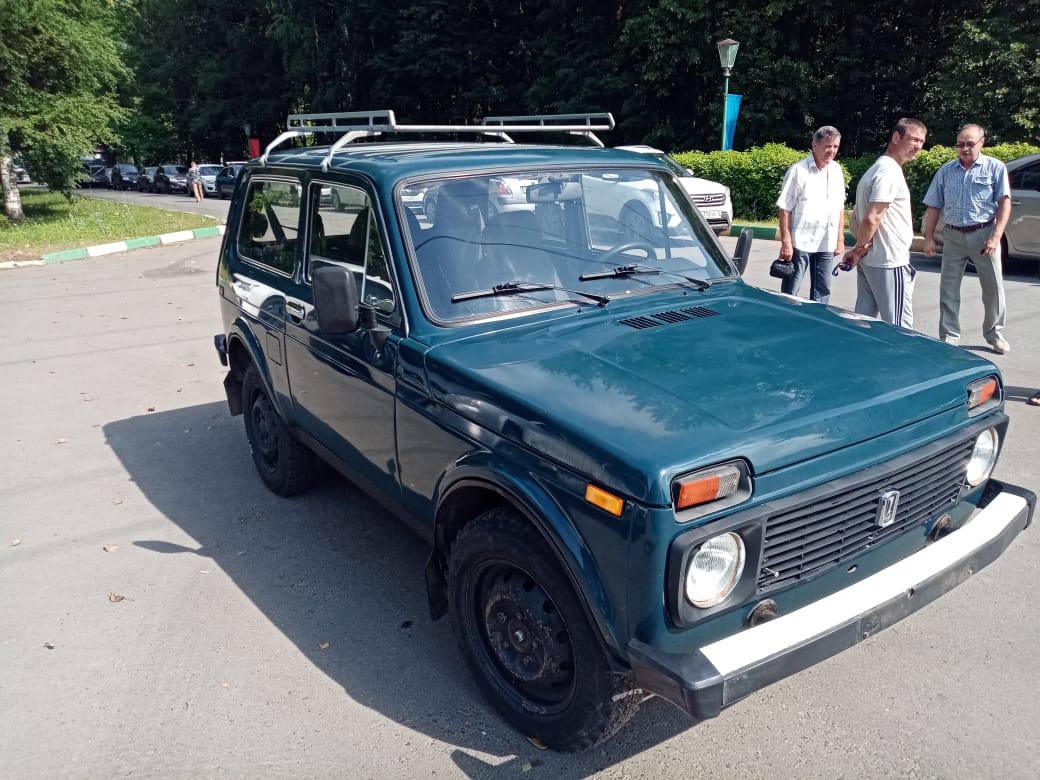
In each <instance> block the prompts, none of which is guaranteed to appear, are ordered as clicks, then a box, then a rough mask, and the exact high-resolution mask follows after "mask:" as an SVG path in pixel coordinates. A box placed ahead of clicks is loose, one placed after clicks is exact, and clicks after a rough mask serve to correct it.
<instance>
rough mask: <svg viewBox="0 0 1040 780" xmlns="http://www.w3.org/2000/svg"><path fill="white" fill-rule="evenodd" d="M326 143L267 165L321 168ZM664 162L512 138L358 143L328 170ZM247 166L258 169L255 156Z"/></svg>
mask: <svg viewBox="0 0 1040 780" xmlns="http://www.w3.org/2000/svg"><path fill="white" fill-rule="evenodd" d="M328 153H329V147H328V146H311V147H306V148H302V149H286V150H284V151H277V152H272V153H271V155H270V156H269V157H268V161H267V162H268V165H269V166H271V167H283V166H284V167H300V168H305V169H318V170H320V169H321V164H322V162H323V161H324V160H325V158H326V157H327V156H328ZM571 165H573V166H582V167H586V166H596V165H604V166H613V165H634V166H639V167H647V166H650V167H663V166H662V165H661V164H660V163H657V162H656V161H654V160H652V159H650V158H648V157H647V156H646V155H644V154H637V153H635V152H630V151H625V150H618V149H607V148H602V147H598V146H549V145H534V144H511V143H494V142H492V143H487V142H485V143H451V142H425V143H415V142H411V143H393V142H390V143H359V144H355V145H350V146H346V147H343V148H341V149H339V150H337V152H336V155H335V156H334V157H333V158H332V162H331V164H330V165H329V170H333V171H357V172H359V173H363V174H367V175H368V176H370V177H371V178H373V179H379V180H382V181H384V182H387V181H398V180H401V179H406V178H411V177H413V176H424V175H433V174H437V173H449V172H451V173H463V172H468V171H474V172H475V171H481V170H498V169H509V168H537V167H557V166H560V167H562V166H571ZM250 167H255V168H259V169H262V168H263V166H261V165H260V163H259V162H258V161H252V162H251V163H250Z"/></svg>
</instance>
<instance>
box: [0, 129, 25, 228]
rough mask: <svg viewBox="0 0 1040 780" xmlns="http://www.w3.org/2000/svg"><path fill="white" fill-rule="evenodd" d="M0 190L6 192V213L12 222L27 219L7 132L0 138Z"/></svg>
mask: <svg viewBox="0 0 1040 780" xmlns="http://www.w3.org/2000/svg"><path fill="white" fill-rule="evenodd" d="M0 190H2V191H3V193H4V215H5V216H6V217H7V218H8V219H9V220H11V221H12V222H21V221H22V220H23V219H25V212H24V211H22V196H21V193H19V192H18V181H17V179H16V178H15V175H14V160H13V159H12V158H11V147H10V145H9V144H8V143H7V134H6V133H5V134H4V136H3V137H2V138H0Z"/></svg>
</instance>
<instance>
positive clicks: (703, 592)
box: [686, 532, 745, 608]
mask: <svg viewBox="0 0 1040 780" xmlns="http://www.w3.org/2000/svg"><path fill="white" fill-rule="evenodd" d="M744 558H745V555H744V540H743V539H741V538H740V536H739V535H738V534H735V533H733V532H727V533H724V534H719V535H718V536H713V537H712V538H711V539H709V540H708V541H706V542H704V544H702V545H701V546H700V549H698V550H697V552H696V553H695V554H694V555H693V557H692V558H691V559H690V563H689V566H688V567H687V569H686V598H687V599H689V601H690V603H691V604H693V605H694V606H695V607H701V608H706V607H714V606H715V605H716V604H719V603H721V602H722V601H723V600H724V599H725V598H726V597H727V596H728V595H729V594H730V593H732V592H733V588H735V587H736V585H737V583H738V582H740V575H741V574H742V573H743V571H744Z"/></svg>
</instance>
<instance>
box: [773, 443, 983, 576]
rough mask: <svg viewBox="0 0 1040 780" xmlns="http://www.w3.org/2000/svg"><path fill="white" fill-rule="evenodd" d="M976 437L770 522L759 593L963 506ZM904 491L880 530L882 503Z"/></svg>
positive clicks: (790, 510) (819, 570) (818, 570)
mask: <svg viewBox="0 0 1040 780" xmlns="http://www.w3.org/2000/svg"><path fill="white" fill-rule="evenodd" d="M974 444H975V441H974V439H969V440H967V441H962V442H959V443H957V444H954V445H951V446H950V447H947V448H946V449H944V450H941V451H940V452H938V453H935V454H932V455H929V456H927V457H925V458H922V459H921V460H919V461H917V462H916V463H913V464H912V465H910V466H907V467H906V468H903V469H901V470H899V471H898V472H896V473H890V474H888V475H886V476H881V477H877V478H875V479H872V480H870V481H869V482H865V483H863V484H861V485H858V486H856V487H854V488H851V489H844V490H841V491H836V492H834V493H831V494H825V495H823V496H819V497H816V498H813V499H811V500H810V501H807V502H805V503H802V504H799V505H797V506H794V507H787V508H785V509H784V510H783V511H782V512H777V513H776V514H773V515H770V516H769V517H768V518H767V519H766V531H765V545H764V549H763V555H762V567H761V568H760V569H759V573H758V591H759V593H763V592H766V591H773V590H776V589H778V588H782V587H784V586H786V585H790V584H793V583H795V582H798V581H800V580H805V579H810V578H812V577H814V576H816V575H818V574H821V573H823V572H824V571H827V570H828V569H831V568H833V567H834V566H837V565H838V564H839V563H841V562H842V561H846V560H848V559H850V558H852V557H854V556H855V555H858V554H859V553H861V552H863V551H864V550H867V549H869V548H871V547H874V546H876V545H879V544H883V543H884V542H887V541H889V540H891V539H894V538H895V537H897V536H899V535H901V534H903V533H906V532H907V531H909V530H910V529H912V528H915V527H917V526H919V525H921V524H923V523H925V522H926V521H928V520H929V519H931V518H933V517H935V516H936V515H937V514H938V513H939V512H942V511H943V510H945V509H948V508H949V507H951V506H952V505H953V504H955V503H956V502H957V499H958V497H959V495H960V489H961V485H962V484H963V483H964V469H965V466H966V465H967V463H968V458H969V457H970V456H971V450H972V447H973V446H974ZM893 489H894V490H898V491H899V506H898V508H897V509H896V517H895V521H894V522H893V523H892V524H891V525H889V526H886V527H885V528H879V527H878V526H877V513H878V501H879V499H880V497H881V494H882V493H883V492H885V491H888V490H893Z"/></svg>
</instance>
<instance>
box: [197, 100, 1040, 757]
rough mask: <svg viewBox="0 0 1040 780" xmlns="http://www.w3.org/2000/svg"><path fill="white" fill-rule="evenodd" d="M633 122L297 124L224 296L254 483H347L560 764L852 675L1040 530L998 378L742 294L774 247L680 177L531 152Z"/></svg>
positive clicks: (595, 155) (589, 153)
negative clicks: (365, 497) (793, 687)
mask: <svg viewBox="0 0 1040 780" xmlns="http://www.w3.org/2000/svg"><path fill="white" fill-rule="evenodd" d="M612 125H613V120H612V119H611V118H610V116H609V115H580V116H579V115H568V116H552V117H497V118H488V119H486V120H484V122H483V123H481V124H480V125H463V126H451V125H443V126H429V125H424V126H417V125H402V124H399V123H398V122H397V121H396V118H395V117H394V115H393V113H392V112H388V111H382V112H363V113H343V114H318V115H295V116H291V117H290V118H289V130H287V131H286V133H284V134H283V135H282V136H281V137H279V138H278V139H276V140H275V141H274V142H273V143H272V144H271V145H270V146H269V147H268V150H267V152H265V154H264V155H263V156H262V157H261V158H259V159H258V160H256V161H253V162H251V163H249V164H248V165H247V166H245V168H244V170H243V172H242V174H241V176H239V178H238V180H237V183H236V185H235V192H234V200H233V203H232V205H231V209H230V212H229V215H228V226H227V231H226V234H225V236H224V241H223V245H222V247H221V250H220V259H219V267H218V270H217V279H216V281H217V288H218V292H219V298H220V305H221V310H222V314H223V323H224V328H223V332H222V333H220V334H219V335H218V336H217V337H216V340H215V341H216V348H217V351H218V354H219V357H220V359H221V361H222V362H223V363H224V364H225V365H227V366H228V367H229V371H228V373H227V376H226V379H225V382H224V385H225V388H226V391H227V400H228V404H229V406H230V409H231V413H232V414H235V415H238V414H241V415H243V417H244V419H245V429H246V433H247V435H248V440H249V446H250V449H251V451H252V458H253V461H254V462H255V465H256V468H257V470H258V472H259V474H260V477H261V479H262V480H263V481H264V482H265V483H266V484H267V486H268V487H269V488H270V489H271V490H273V491H274V492H275V493H277V494H279V495H283V496H288V495H292V494H295V493H299V492H300V491H301V490H303V489H304V488H305V487H306V485H307V483H308V481H309V480H311V479H312V477H313V476H314V474H315V472H316V471H317V469H316V461H315V459H316V458H321V459H322V460H324V461H327V462H328V463H330V464H332V465H333V466H335V467H336V468H337V469H338V470H340V471H341V472H343V473H344V474H345V475H347V476H348V477H349V478H350V479H351V480H353V481H354V482H355V483H356V484H357V485H359V486H361V487H362V488H363V489H364V490H366V491H367V492H369V493H371V495H372V496H374V497H375V498H377V499H378V500H379V501H380V502H382V503H383V504H384V505H385V506H386V507H388V508H389V509H390V510H391V512H393V513H394V514H396V515H398V516H400V517H401V518H402V519H403V521H404V522H405V523H407V524H408V525H410V526H411V527H412V528H413V529H414V530H416V531H417V532H418V533H420V534H421V535H422V536H423V537H424V538H425V539H426V540H428V541H429V543H430V544H431V546H432V552H431V554H430V558H429V562H428V564H427V566H426V570H425V572H424V573H423V576H424V578H425V583H426V588H427V591H428V598H429V606H430V613H431V616H432V617H433V618H434V619H436V618H439V617H441V616H442V615H450V616H451V619H452V621H453V623H454V628H455V631H456V634H457V637H458V641H459V644H460V646H461V649H462V652H463V654H464V656H465V658H466V661H467V663H468V665H469V666H470V668H471V669H472V672H473V674H474V676H475V677H476V680H477V682H478V683H479V685H480V687H481V689H482V690H483V692H484V693H485V694H486V695H487V697H488V698H489V699H490V701H491V702H492V703H493V704H494V705H495V706H496V707H497V708H498V710H499V711H500V712H501V713H502V714H503V715H504V716H505V718H506V719H508V720H509V722H510V723H512V724H513V725H514V726H516V728H518V729H519V730H521V731H522V732H523V733H524V734H526V735H529V736H532V737H535V738H537V739H538V740H541V741H542V742H543V743H545V744H546V745H549V746H551V747H554V748H557V749H565V750H566V749H580V748H585V747H588V746H590V745H593V744H595V743H596V742H597V741H599V740H602V739H605V738H606V737H608V736H610V735H611V734H612V733H614V732H615V731H616V730H617V729H618V728H619V727H621V725H623V724H624V723H625V721H626V720H628V718H629V717H630V716H631V715H632V714H633V712H635V710H636V709H637V708H638V706H639V704H640V702H641V701H642V700H643V699H644V698H645V697H646V696H647V695H650V694H656V695H658V696H661V697H663V698H665V699H667V700H669V701H671V702H673V703H674V704H675V705H677V706H678V707H680V708H682V709H683V710H685V711H686V712H688V713H689V714H690V715H692V716H693V717H694V718H696V719H703V718H710V717H712V716H715V715H718V714H719V712H720V710H721V709H722V708H724V707H727V706H729V705H731V704H733V703H734V702H737V701H739V700H741V699H742V698H744V697H745V696H747V695H748V694H750V693H752V692H754V691H756V690H758V689H760V688H762V687H764V686H766V685H769V684H770V683H772V682H775V681H776V680H779V679H781V678H783V677H785V676H787V675H790V674H792V673H794V672H797V671H799V670H801V669H803V668H805V667H807V666H810V665H811V664H814V663H816V662H818V661H820V660H822V659H824V658H826V657H828V656H830V655H833V654H835V653H837V652H839V651H841V650H843V649H845V648H848V647H850V646H852V645H854V644H855V643H857V642H859V641H861V640H863V639H864V638H866V637H869V636H871V635H872V634H874V633H875V632H877V631H879V630H881V629H882V628H885V627H886V626H888V625H890V624H892V623H894V622H896V621H898V620H901V619H902V618H905V617H907V616H908V615H910V614H911V613H912V612H914V611H915V610H917V609H918V608H920V607H921V606H922V605H924V604H927V603H928V602H930V601H932V600H934V599H936V598H938V597H939V596H940V595H942V594H943V593H945V592H946V591H948V590H950V589H951V588H953V587H954V586H956V585H957V584H959V583H960V582H962V581H964V580H965V579H966V578H968V577H969V576H971V575H972V574H973V573H974V572H976V571H978V570H979V569H980V568H981V567H983V566H985V565H987V564H989V563H990V562H992V561H993V560H994V559H995V558H997V557H998V556H999V555H1000V554H1001V553H1002V552H1003V551H1004V549H1005V548H1006V547H1007V546H1008V545H1009V544H1010V543H1011V541H1012V540H1013V539H1014V537H1015V536H1016V535H1017V534H1018V533H1019V532H1020V531H1021V530H1022V529H1023V528H1025V527H1026V526H1027V525H1028V524H1029V522H1030V520H1031V518H1032V513H1033V510H1034V506H1035V503H1036V497H1035V495H1033V494H1032V493H1031V492H1029V491H1027V490H1023V489H1020V488H1016V487H1012V486H1010V485H1006V484H1001V483H999V482H997V481H996V480H994V479H991V477H990V475H991V472H992V470H993V468H994V465H995V463H996V461H997V457H998V454H999V452H1000V449H1001V446H1002V444H1003V442H1004V439H1005V436H1006V434H1007V428H1008V418H1007V416H1006V415H1005V414H1004V389H1003V383H1002V379H1001V376H1000V373H999V371H998V370H997V368H996V367H995V366H994V365H993V364H992V363H990V362H988V361H986V360H984V359H982V358H981V357H978V356H976V355H973V354H972V353H970V352H967V351H964V350H961V349H957V348H954V347H952V346H949V345H945V344H942V343H940V342H938V341H936V340H934V339H931V338H928V337H925V336H923V335H921V334H918V333H913V332H910V331H905V330H901V329H899V328H895V327H892V326H890V325H887V324H885V323H882V322H878V321H875V320H870V319H866V318H863V317H861V316H857V315H855V314H853V313H851V312H848V311H844V310H842V309H839V308H837V307H828V306H822V305H818V304H814V303H809V302H807V301H804V300H796V299H794V298H792V297H788V296H784V295H780V294H776V293H772V292H768V291H764V290H760V289H756V288H755V287H752V286H751V285H748V284H746V283H744V282H743V281H742V280H741V273H742V271H743V269H744V266H745V264H746V262H747V257H748V249H749V245H750V235H749V234H748V235H745V236H743V237H741V239H740V241H739V242H738V246H737V251H736V255H735V256H733V257H731V256H728V255H727V253H726V252H724V251H723V249H722V247H721V245H720V243H719V242H718V241H717V240H716V238H715V236H714V234H713V233H712V230H711V229H710V227H709V225H708V224H707V223H706V222H705V220H704V219H703V217H702V216H701V215H700V214H699V212H698V210H697V208H696V207H695V205H694V204H693V203H692V202H691V200H690V198H689V196H688V195H687V193H686V192H685V191H684V189H683V187H682V186H681V184H680V183H679V182H678V181H677V179H676V177H675V175H674V174H673V172H672V171H671V170H669V168H668V167H667V166H666V165H664V164H663V163H662V162H661V161H659V160H655V159H654V158H652V157H649V156H647V155H644V154H639V153H634V152H626V151H620V150H614V149H605V148H600V147H599V146H591V145H585V146H579V145H575V144H574V143H573V141H574V140H575V139H571V140H572V143H570V144H569V145H560V146H552V145H533V144H530V145H529V144H521V143H514V136H516V137H519V136H521V135H523V134H529V133H533V132H538V133H549V132H557V133H565V134H571V135H580V136H584V137H586V138H589V139H591V140H593V141H597V140H598V139H596V138H595V133H594V131H600V130H605V129H609V128H610V127H611V126H612ZM409 133H412V134H415V133H422V134H433V133H448V134H452V136H451V138H452V139H458V138H459V137H462V136H465V135H466V134H470V135H477V136H481V135H482V136H487V137H490V138H491V139H492V140H490V141H484V142H480V141H479V138H478V139H476V140H471V141H466V140H463V141H460V140H448V141H440V142H436V141H429V140H421V141H420V140H410V139H414V136H409V135H408V134H409ZM325 134H335V136H336V139H337V140H335V142H334V143H332V144H331V145H329V146H314V145H309V146H303V147H300V148H288V149H281V150H279V149H278V146H279V145H280V144H282V143H284V141H285V140H286V139H288V138H291V137H293V136H301V137H311V136H314V135H325ZM381 135H382V136H393V137H394V138H396V139H397V140H392V139H391V140H387V139H385V138H379V136H381ZM503 182H507V184H508V186H509V189H510V193H509V197H508V198H506V197H504V196H503V194H502V191H501V187H502V183H503ZM424 204H428V205H429V208H426V207H425V205H424ZM434 204H435V206H434ZM832 695H834V696H840V695H842V693H841V692H833V694H832Z"/></svg>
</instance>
